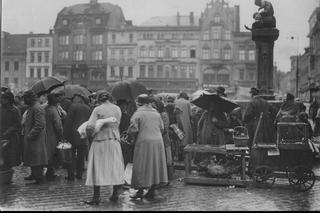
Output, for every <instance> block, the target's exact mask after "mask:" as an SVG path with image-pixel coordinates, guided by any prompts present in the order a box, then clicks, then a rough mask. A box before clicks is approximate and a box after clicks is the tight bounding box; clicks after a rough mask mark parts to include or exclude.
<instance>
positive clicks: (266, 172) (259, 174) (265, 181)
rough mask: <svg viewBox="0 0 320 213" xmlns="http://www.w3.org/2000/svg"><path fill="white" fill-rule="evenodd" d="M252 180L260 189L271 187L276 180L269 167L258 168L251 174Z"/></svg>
mask: <svg viewBox="0 0 320 213" xmlns="http://www.w3.org/2000/svg"><path fill="white" fill-rule="evenodd" d="M252 177H253V180H254V181H255V182H256V183H257V184H258V185H259V186H262V187H272V186H273V184H274V182H275V180H276V178H275V176H274V173H273V169H272V168H271V167H269V166H259V167H257V168H255V170H254V172H253V175H252Z"/></svg>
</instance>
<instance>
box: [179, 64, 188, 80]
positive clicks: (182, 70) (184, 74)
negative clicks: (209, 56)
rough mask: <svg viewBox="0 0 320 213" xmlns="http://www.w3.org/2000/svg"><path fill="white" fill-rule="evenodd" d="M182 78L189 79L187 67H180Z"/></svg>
mask: <svg viewBox="0 0 320 213" xmlns="http://www.w3.org/2000/svg"><path fill="white" fill-rule="evenodd" d="M180 77H181V78H187V66H186V65H181V66H180Z"/></svg>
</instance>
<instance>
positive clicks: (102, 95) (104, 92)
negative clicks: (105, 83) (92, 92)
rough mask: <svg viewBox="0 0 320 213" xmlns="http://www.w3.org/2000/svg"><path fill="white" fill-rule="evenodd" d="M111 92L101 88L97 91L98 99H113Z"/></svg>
mask: <svg viewBox="0 0 320 213" xmlns="http://www.w3.org/2000/svg"><path fill="white" fill-rule="evenodd" d="M111 97H112V96H111V94H110V93H109V92H108V91H107V90H99V91H98V92H97V98H98V101H106V100H110V99H111Z"/></svg>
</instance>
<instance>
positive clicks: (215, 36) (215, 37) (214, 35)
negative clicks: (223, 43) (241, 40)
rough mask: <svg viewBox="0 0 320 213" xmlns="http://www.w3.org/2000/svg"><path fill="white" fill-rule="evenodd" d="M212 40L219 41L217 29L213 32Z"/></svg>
mask: <svg viewBox="0 0 320 213" xmlns="http://www.w3.org/2000/svg"><path fill="white" fill-rule="evenodd" d="M213 39H216V40H218V39H220V32H219V30H218V29H214V30H213Z"/></svg>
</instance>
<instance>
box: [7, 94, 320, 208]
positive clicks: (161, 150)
mask: <svg viewBox="0 0 320 213" xmlns="http://www.w3.org/2000/svg"><path fill="white" fill-rule="evenodd" d="M250 93H251V95H252V99H251V100H250V102H249V104H248V106H247V108H246V110H245V111H244V112H243V113H242V112H241V110H240V109H239V108H238V109H235V110H234V111H232V112H231V113H230V114H226V113H224V112H223V111H222V110H220V109H219V108H217V107H216V105H215V103H212V104H211V105H210V106H209V110H203V109H201V108H198V107H196V106H194V105H192V104H191V103H190V100H189V97H188V95H187V94H186V93H184V92H182V93H181V94H179V96H178V97H177V99H176V98H175V97H171V96H168V97H160V96H157V95H153V94H142V95H139V96H138V97H137V98H136V100H135V103H132V102H131V103H130V101H128V100H117V101H115V100H114V99H113V97H112V96H111V94H110V93H109V92H107V91H104V90H101V91H98V92H97V94H96V95H95V96H94V97H90V98H88V97H84V96H82V95H79V94H75V95H74V96H73V97H72V99H68V98H66V97H65V96H64V95H63V94H61V93H58V94H47V95H43V96H41V97H39V96H38V95H37V94H35V93H34V92H32V91H31V90H30V91H27V92H25V93H24V94H23V95H22V96H16V97H14V95H13V94H12V93H11V92H10V91H8V90H5V91H2V93H1V116H2V117H1V125H2V129H1V139H2V140H8V141H9V144H8V146H7V147H6V148H5V149H6V150H5V151H4V152H3V153H4V155H5V156H4V159H5V165H6V166H7V167H15V166H19V165H22V164H21V163H23V166H27V167H30V169H31V173H30V175H29V176H27V177H25V178H24V179H25V180H26V181H34V182H33V183H34V184H41V183H43V182H45V181H54V180H55V179H56V177H57V176H56V171H55V170H56V169H57V168H60V167H61V166H62V167H63V168H65V169H66V174H67V175H66V177H65V179H66V180H67V181H71V182H72V181H75V179H79V180H81V179H82V178H83V174H84V173H85V172H84V171H85V160H86V159H87V161H88V166H87V172H86V182H85V183H86V185H88V186H92V187H93V198H92V199H91V200H89V201H86V203H87V204H90V205H97V204H99V202H100V187H101V186H113V193H112V196H111V197H110V198H109V199H110V201H113V202H116V201H117V200H118V198H119V195H120V193H121V189H122V188H124V186H128V185H129V184H128V183H127V182H126V181H125V168H126V166H127V164H128V163H133V168H132V177H131V184H130V185H129V187H132V188H134V189H136V190H137V192H136V193H135V194H134V195H132V196H131V198H132V199H142V198H147V199H153V198H154V195H155V190H156V189H157V188H158V187H161V186H165V185H167V184H169V183H170V181H171V180H172V178H173V174H174V169H173V168H174V167H173V165H174V161H182V160H183V158H184V156H183V148H184V147H185V146H186V145H188V144H193V143H198V144H211V145H225V144H227V143H232V137H231V135H230V132H229V131H227V129H233V128H235V127H237V126H246V127H247V129H248V132H249V138H250V139H249V148H251V147H252V146H253V138H254V135H255V132H256V129H257V127H258V122H259V120H260V127H259V128H261V131H259V134H257V135H256V140H257V141H274V140H275V128H270V127H276V125H275V124H276V123H277V122H282V121H290V122H293V121H299V122H304V123H306V124H307V125H308V128H309V131H308V137H310V138H311V137H312V136H319V135H320V110H318V108H319V107H318V105H317V104H316V103H313V104H312V105H311V107H310V112H311V113H310V114H311V118H312V119H313V120H314V122H315V128H314V130H313V129H312V128H311V125H310V123H309V121H308V114H307V113H306V112H305V111H306V108H305V106H304V105H303V104H302V103H299V102H296V101H295V100H294V96H293V95H291V94H287V97H286V100H285V101H284V103H283V104H282V106H281V108H280V110H277V109H275V108H274V107H273V106H272V105H270V104H269V103H268V102H267V101H265V100H264V99H263V98H261V97H260V96H259V90H258V89H256V88H252V89H251V91H250ZM217 94H218V95H220V96H223V97H226V94H225V92H224V89H223V88H218V91H217ZM132 104H133V105H134V106H132ZM129 108H130V110H129ZM132 108H136V109H135V110H132ZM314 111H316V113H315V112H314ZM242 114H243V116H242ZM98 120H104V122H105V123H104V124H103V125H102V127H101V128H100V129H98V130H97V129H96V123H97V121H98ZM85 122H87V126H86V137H85V138H83V137H81V135H80V133H79V131H78V128H79V127H80V126H81V125H82V124H84V123H85ZM174 127H176V129H178V130H180V132H181V134H182V136H181V135H179V134H177V131H176V129H175V128H174ZM124 135H126V136H127V137H126V138H127V140H130V141H132V143H131V145H128V144H125V143H121V141H122V138H123V136H124ZM180 136H181V137H180ZM63 140H66V141H68V142H70V143H71V144H72V149H71V150H72V162H71V163H68V164H64V163H63V162H60V161H59V158H58V155H57V145H58V143H59V142H60V141H63ZM201 160H202V157H201V156H195V159H194V162H195V163H199V162H201ZM44 168H46V169H44ZM44 171H46V172H44ZM145 189H147V190H148V192H147V193H146V194H144V190H145Z"/></svg>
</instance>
